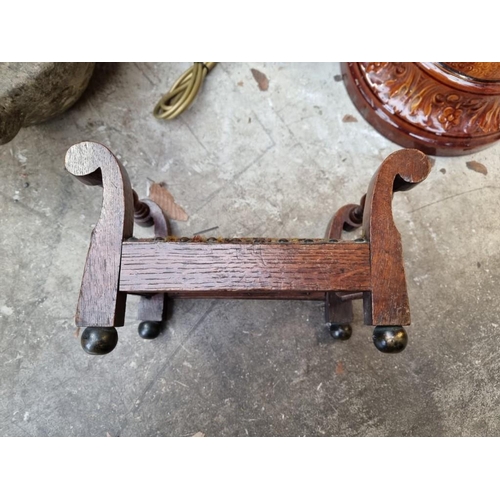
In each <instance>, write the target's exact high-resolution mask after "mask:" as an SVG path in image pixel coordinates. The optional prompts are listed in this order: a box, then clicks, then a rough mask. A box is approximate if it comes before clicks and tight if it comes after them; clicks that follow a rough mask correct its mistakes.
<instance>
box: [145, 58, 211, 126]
mask: <svg viewBox="0 0 500 500" xmlns="http://www.w3.org/2000/svg"><path fill="white" fill-rule="evenodd" d="M216 64H217V63H214V62H206V63H202V62H195V63H194V64H193V65H192V66H191V67H190V68H189V69H188V70H186V71H185V72H184V73H182V75H181V76H180V77H179V78H178V80H177V81H176V82H175V83H174V84H173V85H172V88H171V89H170V90H169V91H168V92H167V93H166V94H165V95H164V96H163V97H162V98H161V99H160V100H159V101H158V104H157V105H156V106H155V109H154V110H153V114H154V116H155V117H156V118H159V119H162V120H171V119H172V118H175V117H176V116H179V115H180V114H181V113H183V112H184V111H185V110H186V109H187V108H189V106H191V104H192V103H193V101H194V100H195V99H196V96H197V95H198V92H199V91H200V89H201V87H202V85H203V81H204V80H205V77H206V76H207V75H208V73H209V72H210V70H212V69H213V67H214V66H215V65H216Z"/></svg>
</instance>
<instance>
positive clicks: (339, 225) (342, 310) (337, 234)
mask: <svg viewBox="0 0 500 500" xmlns="http://www.w3.org/2000/svg"><path fill="white" fill-rule="evenodd" d="M364 200H365V198H364V197H363V198H362V199H361V202H360V204H359V205H345V206H343V207H342V208H340V209H339V210H338V211H337V212H336V213H335V215H334V216H333V218H332V220H331V221H330V225H329V226H328V229H327V231H326V238H328V239H329V240H341V239H342V232H343V231H353V230H354V229H356V228H358V227H360V226H361V224H362V216H363V206H364ZM325 320H326V324H327V326H328V328H329V329H330V333H331V335H332V337H333V338H334V339H336V340H347V339H349V338H350V337H351V335H352V327H351V322H352V320H353V313H352V300H342V298H341V296H340V294H339V293H338V292H327V293H326V294H325Z"/></svg>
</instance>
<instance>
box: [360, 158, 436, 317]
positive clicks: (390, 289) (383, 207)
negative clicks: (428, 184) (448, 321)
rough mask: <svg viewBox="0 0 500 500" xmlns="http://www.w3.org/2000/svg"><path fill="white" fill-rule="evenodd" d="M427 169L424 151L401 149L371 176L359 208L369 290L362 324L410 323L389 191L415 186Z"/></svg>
mask: <svg viewBox="0 0 500 500" xmlns="http://www.w3.org/2000/svg"><path fill="white" fill-rule="evenodd" d="M430 170H431V165H430V162H429V160H428V158H427V156H426V155H425V154H424V153H422V152H421V151H418V150H416V149H403V150H400V151H396V152H395V153H392V154H391V155H389V156H388V157H387V159H386V160H385V161H384V162H383V163H382V165H381V166H380V168H379V169H378V170H377V172H376V173H375V175H374V176H373V178H372V180H371V183H370V186H369V188H368V192H367V195H366V203H365V208H364V212H363V232H364V236H365V238H367V239H368V241H369V242H370V251H371V252H370V263H371V291H369V292H366V293H365V294H364V310H365V323H366V324H369V325H403V326H404V325H409V324H410V305H409V302H408V294H407V291H406V278H405V271H404V263H403V248H402V244H401V236H400V234H399V231H398V230H397V228H396V225H395V224H394V220H393V216H392V193H393V192H394V191H406V190H408V189H411V188H413V187H415V186H416V185H417V184H418V183H420V182H422V181H423V180H424V179H425V178H426V177H427V176H428V175H429V172H430Z"/></svg>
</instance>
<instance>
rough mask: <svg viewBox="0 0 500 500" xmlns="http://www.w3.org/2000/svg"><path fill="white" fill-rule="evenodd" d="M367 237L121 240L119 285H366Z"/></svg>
mask: <svg viewBox="0 0 500 500" xmlns="http://www.w3.org/2000/svg"><path fill="white" fill-rule="evenodd" d="M369 254H370V247H369V245H368V244H367V243H352V242H345V243H316V244H315V243H312V244H285V245H280V244H272V243H271V244H248V243H246V244H231V243H224V244H219V243H214V244H209V243H197V242H186V243H179V242H169V241H166V242H147V241H141V242H125V243H124V244H123V250H122V264H121V273H120V290H121V291H123V292H131V293H158V292H165V293H170V292H182V293H184V294H186V293H193V292H196V293H199V292H202V293H205V292H213V293H214V294H217V293H221V292H222V293H232V292H236V293H238V294H241V293H248V292H258V293H264V294H267V293H270V294H273V295H276V296H279V295H280V293H283V292H286V293H288V292H326V291H330V290H345V291H360V290H369V289H370V284H371V283H370V259H369Z"/></svg>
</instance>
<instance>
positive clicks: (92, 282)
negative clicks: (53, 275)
mask: <svg viewBox="0 0 500 500" xmlns="http://www.w3.org/2000/svg"><path fill="white" fill-rule="evenodd" d="M66 169H67V170H68V172H70V173H71V174H73V175H74V176H75V177H77V178H78V179H79V180H80V181H81V182H83V183H84V184H88V185H101V186H102V187H103V204H102V210H101V214H100V217H99V220H98V222H97V224H96V226H95V228H94V231H93V232H92V237H91V241H90V248H89V251H88V254H87V261H86V263H85V270H84V273H83V278H82V285H81V288H80V297H79V300H78V307H77V313H76V324H77V325H78V326H92V327H112V326H122V325H123V322H124V317H125V297H126V295H125V294H123V293H121V292H119V290H118V284H119V274H120V262H121V249H122V241H123V240H124V239H126V238H130V237H131V236H132V232H133V227H134V202H133V195H132V188H131V186H130V181H129V178H128V175H127V172H126V171H125V169H124V168H123V166H122V165H121V164H120V162H119V161H118V159H117V158H116V157H115V156H114V155H113V153H112V152H111V151H110V150H109V149H108V148H106V147H105V146H103V145H102V144H98V143H95V142H81V143H79V144H75V145H74V146H72V147H71V148H70V149H69V150H68V152H67V153H66Z"/></svg>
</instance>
